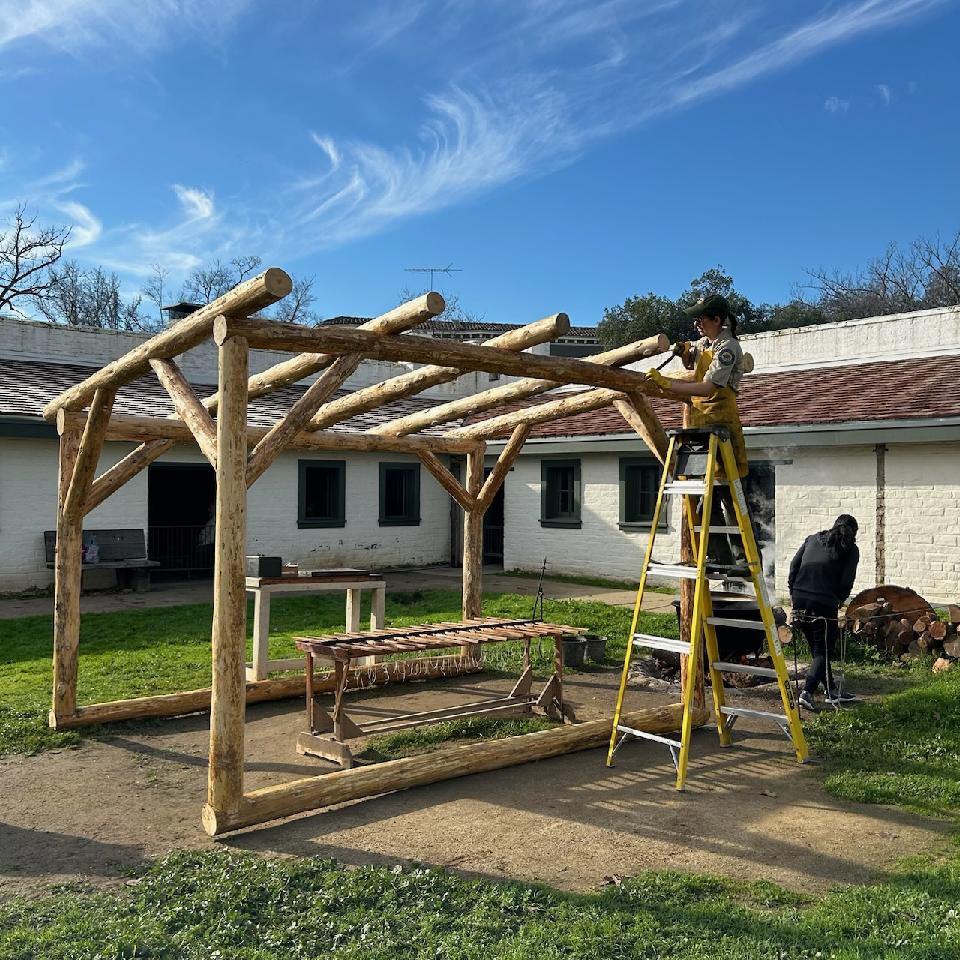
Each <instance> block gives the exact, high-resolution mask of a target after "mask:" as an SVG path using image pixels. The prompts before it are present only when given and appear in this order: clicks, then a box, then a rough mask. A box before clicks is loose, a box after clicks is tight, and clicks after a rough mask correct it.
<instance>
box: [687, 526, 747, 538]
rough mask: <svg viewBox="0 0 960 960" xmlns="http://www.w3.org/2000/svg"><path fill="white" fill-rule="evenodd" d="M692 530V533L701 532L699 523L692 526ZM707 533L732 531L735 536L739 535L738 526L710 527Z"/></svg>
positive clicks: (701, 528)
mask: <svg viewBox="0 0 960 960" xmlns="http://www.w3.org/2000/svg"><path fill="white" fill-rule="evenodd" d="M693 531H694V533H702V532H703V527H701V526H699V525H698V526H695V527H694V528H693ZM709 533H733V534H736V535H737V536H740V535H741V534H740V528H739V527H710V530H709Z"/></svg>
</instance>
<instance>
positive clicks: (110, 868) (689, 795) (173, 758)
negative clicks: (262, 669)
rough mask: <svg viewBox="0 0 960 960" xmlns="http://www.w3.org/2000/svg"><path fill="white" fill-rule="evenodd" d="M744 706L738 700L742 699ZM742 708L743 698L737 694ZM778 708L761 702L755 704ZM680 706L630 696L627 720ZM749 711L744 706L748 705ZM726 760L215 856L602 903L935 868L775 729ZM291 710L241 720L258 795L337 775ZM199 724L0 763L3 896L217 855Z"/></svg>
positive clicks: (572, 686) (581, 778) (456, 787)
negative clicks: (432, 871)
mask: <svg viewBox="0 0 960 960" xmlns="http://www.w3.org/2000/svg"><path fill="white" fill-rule="evenodd" d="M616 681H617V675H616V672H615V671H612V670H611V671H609V672H604V673H593V674H578V675H573V676H571V677H570V678H569V682H568V688H567V697H568V698H569V699H570V700H572V701H573V702H574V703H575V704H576V705H577V708H578V713H579V715H580V717H581V719H592V718H595V717H599V716H609V714H610V710H611V706H612V703H613V700H614V685H615V683H616ZM510 686H511V682H510V681H509V680H506V679H502V678H501V679H491V678H483V677H468V678H458V679H453V678H451V679H448V680H445V681H439V682H435V683H433V684H431V685H429V686H428V685H426V684H407V685H401V684H397V685H395V686H393V687H392V688H387V689H383V690H381V691H379V692H376V691H364V692H362V693H356V694H352V695H351V702H352V703H354V704H356V710H355V714H354V715H355V716H356V717H357V718H359V719H372V718H373V717H375V716H383V715H390V714H396V713H401V712H407V711H417V710H426V709H430V708H433V707H438V706H442V705H446V704H451V703H458V702H460V703H462V702H466V701H468V700H474V699H477V698H478V697H477V694H478V693H480V695H481V696H491V695H496V694H500V695H502V694H503V693H505V692H506V691H507V690H508V689H509V687H510ZM734 695H736V694H734ZM740 696H742V694H740ZM771 696H772V693H762V694H753V695H752V696H751V698H750V700H751V702H753V703H754V704H755V705H758V706H761V707H762V706H763V705H764V704H765V703H766V704H768V705H769V704H770V703H772V700H771V699H770V697H771ZM672 699H676V697H675V695H664V694H659V693H651V692H637V693H635V694H633V695H632V697H631V701H630V703H629V704H628V706H629V707H630V708H634V707H640V706H652V705H655V704H657V703H662V702H667V701H669V700H672ZM743 702H744V705H747V701H743ZM741 724H742V725H741V726H738V728H737V731H736V733H735V746H734V747H732V748H730V749H724V750H721V749H720V748H719V746H718V744H717V739H716V730H715V729H712V728H704V729H703V730H701V731H699V732H698V733H697V734H696V736H695V740H694V746H693V759H692V763H691V769H690V778H689V786H688V788H687V790H686V791H685V792H684V793H677V792H676V790H675V789H674V786H673V767H672V764H671V762H670V759H669V756H668V754H667V752H666V750H665V749H664V748H663V747H661V746H659V745H657V744H652V743H645V742H644V743H631V744H628V745H626V746H625V747H624V748H623V749H622V750H621V751H620V752H619V753H618V755H617V761H618V762H617V766H616V767H615V768H613V769H608V768H607V767H606V766H605V765H604V755H603V752H602V751H600V750H590V751H585V752H582V753H577V754H571V755H568V756H565V757H559V758H555V759H551V760H546V761H542V762H540V763H536V764H527V765H525V766H519V767H513V768H509V769H505V770H500V771H494V772H492V773H485V774H478V775H475V776H471V777H465V778H461V779H458V780H452V781H447V782H443V783H439V784H434V785H431V786H426V787H420V788H417V789H414V790H409V791H406V792H403V793H398V794H392V795H388V796H383V797H378V798H374V799H369V800H364V801H358V802H354V803H351V804H346V805H343V806H341V807H338V808H332V809H329V810H327V811H325V812H321V813H314V814H307V815H304V816H301V817H298V818H294V819H291V820H287V821H285V822H280V823H276V824H270V825H267V826H264V827H260V828H256V829H251V830H247V831H245V832H243V833H240V834H236V835H233V836H230V837H227V838H226V839H224V840H220V841H216V843H217V844H220V845H223V846H227V847H233V848H237V849H243V850H255V851H258V852H261V853H267V854H276V855H317V856H327V857H336V858H337V859H339V860H342V861H344V862H347V863H352V864H360V863H382V864H397V863H401V864H406V863H413V862H416V863H424V864H430V865H435V866H441V867H448V868H451V869H456V870H458V871H464V872H467V873H471V874H477V875H483V876H487V877H491V878H496V879H503V878H510V879H517V880H524V881H541V882H543V883H547V884H550V885H551V886H556V887H559V888H562V889H568V890H586V889H591V888H596V887H598V886H599V885H601V884H602V883H603V882H604V879H605V878H606V877H609V876H612V875H620V876H628V875H631V874H634V873H637V872H639V871H642V870H647V869H663V868H675V869H679V870H684V871H696V872H699V871H706V872H715V873H720V874H724V875H726V876H731V877H744V878H766V879H769V880H773V881H775V882H777V883H781V884H784V885H786V886H788V887H791V888H794V889H799V890H808V891H813V890H821V889H824V888H827V887H831V886H835V885H837V884H844V883H860V882H864V881H868V880H870V878H871V877H873V876H875V875H876V873H877V871H879V870H882V869H884V868H885V867H888V866H890V865H891V864H892V863H893V861H894V860H895V859H896V858H898V857H901V856H904V855H908V854H916V853H921V852H925V851H933V850H935V849H936V848H937V847H939V846H941V845H942V844H943V842H944V838H945V836H946V828H945V827H944V826H942V825H940V824H938V823H936V822H933V821H924V820H922V819H920V818H917V817H914V816H911V815H909V814H906V813H903V812H900V811H897V810H893V809H888V808H885V807H879V806H861V805H853V804H849V803H844V802H842V801H840V800H836V799H834V798H832V797H830V796H829V795H827V794H826V793H825V792H824V791H823V790H822V789H821V787H820V786H819V784H818V781H817V778H816V777H815V776H813V775H812V774H811V772H810V771H809V770H807V769H804V768H802V767H799V766H798V765H797V764H796V763H795V762H794V761H793V756H792V751H791V748H790V744H789V742H788V741H787V740H786V739H785V738H784V737H783V736H782V735H781V734H780V733H779V731H777V730H775V729H768V728H766V727H763V728H760V727H756V726H753V727H751V725H749V724H746V723H744V721H743V720H741ZM303 728H304V721H303V708H302V704H301V703H300V702H299V701H287V702H280V703H273V704H260V705H256V706H252V707H251V708H250V709H249V710H248V714H247V766H246V773H247V780H246V786H247V788H248V789H251V788H256V787H260V786H265V785H267V784H272V783H278V782H282V781H284V780H288V779H294V778H297V777H301V776H305V775H312V774H315V773H317V772H320V771H322V770H326V769H332V768H331V766H330V765H329V764H326V763H325V762H324V761H321V760H312V759H309V758H302V757H299V756H298V755H297V754H296V752H295V750H294V741H295V739H296V735H297V733H298V732H299V731H300V730H302V729H303ZM206 752H207V717H206V715H197V716H193V717H187V718H182V719H178V720H166V721H156V722H154V723H152V724H150V725H139V726H129V725H128V726H126V727H117V728H115V732H114V733H113V734H112V735H111V736H109V737H108V738H106V739H103V740H99V741H87V742H85V743H84V744H83V745H82V746H80V747H79V748H77V749H71V750H61V751H54V752H50V753H45V754H41V755H39V756H36V757H9V758H6V759H2V760H0V894H12V893H14V892H20V893H28V892H29V893H38V892H42V891H43V890H45V889H48V888H49V887H50V886H51V885H53V884H57V883H63V882H67V881H83V882H86V883H91V884H94V885H104V884H107V885H109V884H111V883H115V882H117V880H118V878H119V877H120V876H121V874H122V871H123V870H124V868H127V867H130V866H132V865H135V864H137V863H138V862H140V861H141V860H142V859H143V858H144V857H152V856H156V855H159V854H163V853H165V852H167V851H169V850H172V849H174V848H183V847H187V848H199V849H204V848H210V847H212V846H213V845H214V844H215V842H214V841H211V840H209V839H208V838H207V837H206V836H205V834H204V833H203V832H202V830H201V827H200V807H201V803H202V801H203V799H204V796H205V790H206Z"/></svg>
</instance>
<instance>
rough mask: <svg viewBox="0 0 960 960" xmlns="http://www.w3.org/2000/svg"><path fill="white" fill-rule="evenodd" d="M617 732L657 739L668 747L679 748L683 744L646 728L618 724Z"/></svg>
mask: <svg viewBox="0 0 960 960" xmlns="http://www.w3.org/2000/svg"><path fill="white" fill-rule="evenodd" d="M617 733H626V734H629V735H630V736H631V737H639V738H641V739H642V740H655V741H656V742H657V743H664V744H666V745H667V746H668V747H673V748H674V749H675V750H679V749H680V747H681V746H682V744H681V743H680V741H679V740H671V739H670V738H669V737H661V736H660V735H659V734H657V733H647V731H646V730H634V729H633V727H624V726H621V725H620V724H617Z"/></svg>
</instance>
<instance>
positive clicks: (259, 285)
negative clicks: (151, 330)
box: [43, 267, 293, 420]
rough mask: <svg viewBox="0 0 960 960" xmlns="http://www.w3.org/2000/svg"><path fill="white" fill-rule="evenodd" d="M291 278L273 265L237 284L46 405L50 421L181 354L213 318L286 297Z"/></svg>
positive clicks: (247, 311)
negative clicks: (156, 362) (153, 362)
mask: <svg viewBox="0 0 960 960" xmlns="http://www.w3.org/2000/svg"><path fill="white" fill-rule="evenodd" d="M292 286H293V283H292V281H291V280H290V277H289V276H288V275H287V274H286V273H284V272H283V270H280V269H278V268H277V267H270V268H269V269H268V270H265V271H264V272H263V273H261V274H260V275H259V276H256V277H252V278H251V279H249V280H245V281H244V282H243V283H240V284H238V285H237V286H235V287H234V288H233V289H232V290H229V291H228V292H227V293H225V294H223V296H221V297H217V299H216V300H212V301H211V302H210V303H208V304H207V305H206V306H204V307H200V309H199V310H197V311H196V312H195V313H191V314H190V316H189V317H186V318H184V319H183V320H181V321H180V322H179V323H175V324H174V325H173V326H172V327H170V328H169V329H167V330H164V331H163V332H162V333H158V334H157V335H156V336H155V337H151V338H150V339H149V340H147V341H146V342H145V343H142V344H141V345H140V346H139V347H136V348H135V349H134V350H131V351H130V352H129V353H127V354H125V355H124V356H122V357H120V359H119V360H114V361H113V362H112V363H108V364H107V365H106V366H105V367H101V369H99V370H98V371H97V372H96V373H94V374H91V375H90V376H89V377H87V379H86V380H83V381H82V382H80V383H78V384H76V385H75V386H72V387H70V389H69V390H65V391H64V392H63V393H61V394H60V395H59V396H58V397H55V398H54V399H53V400H51V401H50V402H49V403H48V404H47V405H46V406H45V407H44V408H43V415H44V417H45V418H46V419H47V420H54V419H56V416H57V411H59V410H61V409H63V410H81V409H82V408H83V407H85V406H86V405H87V404H88V403H89V402H90V401H91V400H92V399H93V395H94V393H96V391H97V390H99V389H101V388H107V389H116V388H117V387H120V386H123V384H125V383H129V382H130V381H131V380H136V379H137V377H140V376H142V375H143V374H144V373H146V372H147V370H148V369H149V365H150V361H151V360H167V359H169V358H170V357H176V356H179V355H180V354H181V353H183V352H184V351H186V350H190V349H191V348H192V347H195V346H197V344H199V343H202V342H203V341H204V340H207V339H208V338H209V337H210V332H211V330H212V329H213V322H214V320H215V319H216V318H217V317H219V316H221V315H223V316H231V317H232V316H243V317H245V316H247V315H248V314H250V313H254V312H256V311H257V310H261V309H263V308H264V307H268V306H270V305H271V304H273V303H276V302H277V301H278V300H281V299H282V298H283V297H285V296H286V295H287V294H288V293H289V292H290V290H291V289H292Z"/></svg>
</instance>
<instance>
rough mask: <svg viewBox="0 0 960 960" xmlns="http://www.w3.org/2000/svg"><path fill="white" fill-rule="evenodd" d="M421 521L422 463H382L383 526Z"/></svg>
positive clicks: (396, 525) (381, 499)
mask: <svg viewBox="0 0 960 960" xmlns="http://www.w3.org/2000/svg"><path fill="white" fill-rule="evenodd" d="M419 523H420V464H419V463H381V464H380V526H381V527H390V526H395V527H412V526H416V525H417V524H419Z"/></svg>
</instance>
